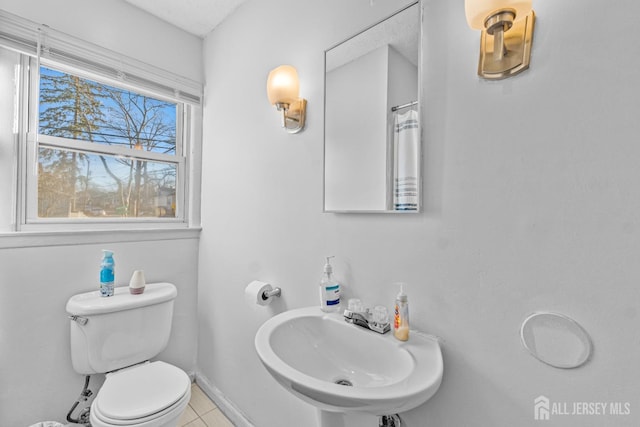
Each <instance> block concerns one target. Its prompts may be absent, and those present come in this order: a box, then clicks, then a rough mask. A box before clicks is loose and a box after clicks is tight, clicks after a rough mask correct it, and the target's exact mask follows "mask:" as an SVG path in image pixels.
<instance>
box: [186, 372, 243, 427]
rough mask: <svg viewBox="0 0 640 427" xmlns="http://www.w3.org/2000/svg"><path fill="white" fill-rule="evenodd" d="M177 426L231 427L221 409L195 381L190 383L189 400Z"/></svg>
mask: <svg viewBox="0 0 640 427" xmlns="http://www.w3.org/2000/svg"><path fill="white" fill-rule="evenodd" d="M178 426H179V427H233V424H232V423H231V421H229V420H228V419H227V418H226V417H225V416H224V414H223V413H222V411H220V409H218V407H217V406H216V405H215V403H213V402H212V401H211V399H209V397H208V396H207V395H206V394H205V393H204V392H203V391H202V389H200V387H198V385H197V384H196V383H193V384H191V400H190V401H189V406H187V409H185V411H184V413H183V414H182V418H180V422H179V423H178Z"/></svg>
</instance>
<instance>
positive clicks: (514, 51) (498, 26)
mask: <svg viewBox="0 0 640 427" xmlns="http://www.w3.org/2000/svg"><path fill="white" fill-rule="evenodd" d="M465 12H466V15H467V22H468V23H469V26H470V27H471V28H473V29H476V30H482V35H481V37H480V61H479V63H478V75H479V76H480V77H483V78H485V79H504V78H506V77H510V76H513V75H515V74H518V73H519V72H521V71H524V70H526V69H527V68H529V60H530V57H531V42H532V40H533V24H534V21H535V13H534V12H533V10H531V0H465Z"/></svg>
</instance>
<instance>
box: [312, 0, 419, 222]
mask: <svg viewBox="0 0 640 427" xmlns="http://www.w3.org/2000/svg"><path fill="white" fill-rule="evenodd" d="M420 9H421V7H420V2H415V3H412V4H410V5H409V6H407V7H405V8H403V9H402V10H400V11H398V12H396V13H394V14H393V15H392V16H390V17H388V18H386V19H384V20H383V21H381V22H379V23H377V24H375V25H373V26H371V27H369V28H367V29H365V30H364V31H362V32H360V33H358V34H356V35H355V36H353V37H350V38H349V39H347V40H345V41H344V42H342V43H339V44H338V45H336V46H334V47H331V48H329V49H327V50H326V51H325V135H324V211H325V212H389V213H411V212H419V211H420V208H421V185H422V178H421V177H422V171H421V169H422V161H421V158H422V155H421V138H420V136H421V127H420V121H419V118H420V112H419V110H420V92H421V91H420V82H419V80H420V79H419V76H420V71H421V70H420V68H421V67H420V62H421V53H420V52H421V49H420V41H421V39H422V37H421V21H422V14H421V11H420Z"/></svg>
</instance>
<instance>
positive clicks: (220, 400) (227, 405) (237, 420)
mask: <svg viewBox="0 0 640 427" xmlns="http://www.w3.org/2000/svg"><path fill="white" fill-rule="evenodd" d="M195 381H196V384H198V386H199V387H200V388H201V389H202V391H204V392H205V393H206V395H207V396H209V398H210V399H211V400H212V401H213V403H215V404H216V406H217V407H218V408H219V409H220V410H221V411H222V413H223V414H224V415H225V416H226V417H227V418H228V419H229V421H231V422H232V423H233V425H234V426H236V427H255V425H253V423H251V421H249V419H248V418H247V417H246V415H244V414H243V413H242V411H240V409H238V407H236V405H235V404H234V403H233V402H232V401H230V400H229V399H228V398H227V397H226V396H225V395H224V394H223V393H222V392H221V391H220V390H219V389H218V388H217V387H216V386H214V385H213V384H211V381H209V379H208V378H207V377H205V376H204V375H203V374H202V373H201V372H199V371H196V372H195Z"/></svg>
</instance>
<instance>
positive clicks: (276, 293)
mask: <svg viewBox="0 0 640 427" xmlns="http://www.w3.org/2000/svg"><path fill="white" fill-rule="evenodd" d="M281 294H282V290H281V289H280V288H278V287H275V288H273V289H271V290H268V289H266V290H265V291H264V292H262V295H261V296H260V297H261V298H262V300H263V301H267V300H268V299H269V298H272V297H279V296H280V295H281Z"/></svg>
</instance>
